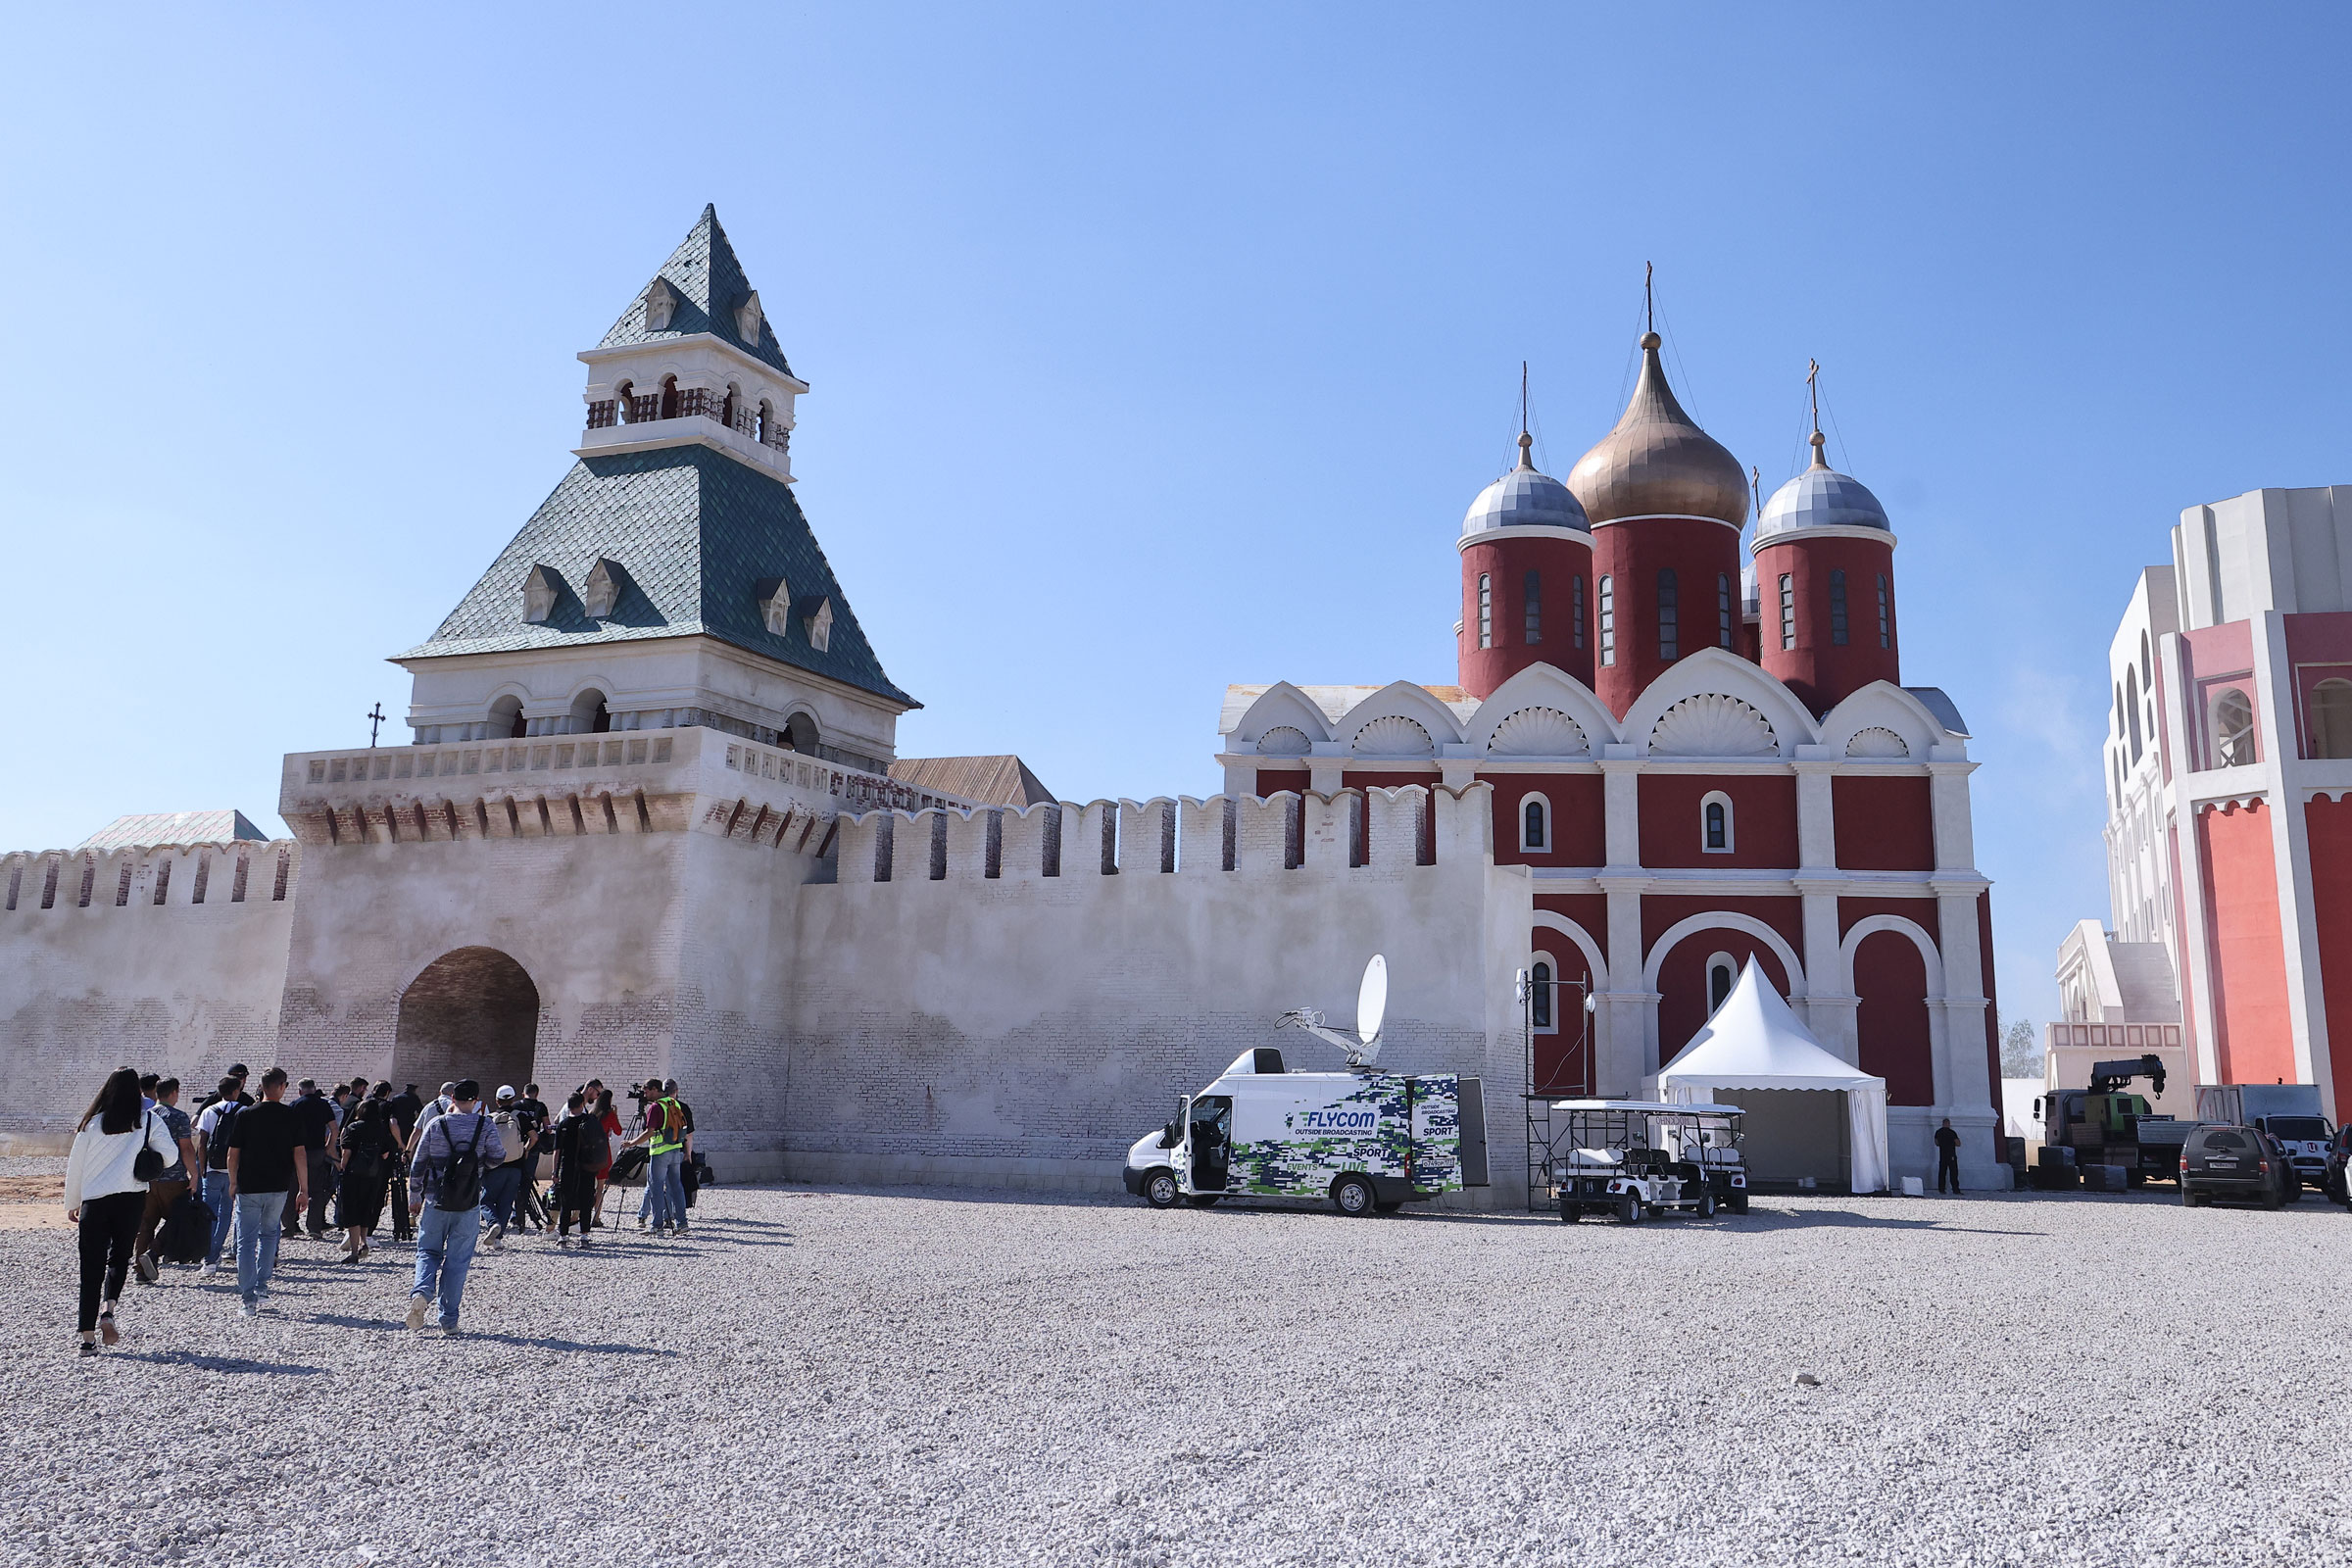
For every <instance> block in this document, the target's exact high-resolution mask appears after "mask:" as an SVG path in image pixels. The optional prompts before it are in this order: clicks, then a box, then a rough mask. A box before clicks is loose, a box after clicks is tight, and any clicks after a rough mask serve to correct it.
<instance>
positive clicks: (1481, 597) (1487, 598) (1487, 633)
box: [1478, 571, 1495, 648]
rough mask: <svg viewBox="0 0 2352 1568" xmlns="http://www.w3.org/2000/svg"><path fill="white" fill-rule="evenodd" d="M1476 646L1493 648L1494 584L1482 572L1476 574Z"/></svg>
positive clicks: (1492, 580)
mask: <svg viewBox="0 0 2352 1568" xmlns="http://www.w3.org/2000/svg"><path fill="white" fill-rule="evenodd" d="M1478 646H1479V647H1481V648H1492V647H1494V646H1495V584H1494V579H1492V578H1490V577H1489V576H1488V575H1487V574H1486V573H1485V572H1483V571H1482V572H1480V573H1479V574H1478Z"/></svg>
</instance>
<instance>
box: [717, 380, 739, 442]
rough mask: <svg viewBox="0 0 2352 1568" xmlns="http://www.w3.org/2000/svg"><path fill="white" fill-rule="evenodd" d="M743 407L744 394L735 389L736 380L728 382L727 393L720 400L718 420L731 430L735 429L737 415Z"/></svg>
mask: <svg viewBox="0 0 2352 1568" xmlns="http://www.w3.org/2000/svg"><path fill="white" fill-rule="evenodd" d="M742 408H743V394H741V393H740V392H738V391H736V390H735V383H734V382H732V381H729V382H728V383H727V395H726V396H725V397H723V398H721V399H720V400H719V404H718V422H719V423H721V424H723V425H725V426H726V427H727V428H728V429H730V430H732V429H734V428H735V416H736V414H737V412H738V411H740V410H741V409H742Z"/></svg>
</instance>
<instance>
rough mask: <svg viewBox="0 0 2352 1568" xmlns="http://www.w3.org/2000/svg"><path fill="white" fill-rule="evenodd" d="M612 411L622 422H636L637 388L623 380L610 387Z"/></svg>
mask: <svg viewBox="0 0 2352 1568" xmlns="http://www.w3.org/2000/svg"><path fill="white" fill-rule="evenodd" d="M613 413H614V414H615V415H616V416H617V417H619V419H620V422H621V423H623V424H635V423H636V422H637V388H636V387H635V386H634V385H633V384H631V383H630V382H627V381H623V382H621V383H620V384H619V385H618V386H616V387H614V388H613Z"/></svg>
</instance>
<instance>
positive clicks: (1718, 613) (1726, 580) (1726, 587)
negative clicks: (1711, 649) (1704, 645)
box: [1715, 571, 1739, 648]
mask: <svg viewBox="0 0 2352 1568" xmlns="http://www.w3.org/2000/svg"><path fill="white" fill-rule="evenodd" d="M1734 609H1735V606H1734V604H1733V601H1732V574H1731V573H1730V572H1728V571H1719V572H1717V573H1716V574H1715V645H1716V646H1717V647H1718V648H1736V647H1738V646H1739V644H1738V643H1736V642H1735V641H1734V640H1733V637H1732V632H1733V629H1734V627H1735V626H1736V624H1737V622H1736V621H1735V620H1734V619H1733V610H1734Z"/></svg>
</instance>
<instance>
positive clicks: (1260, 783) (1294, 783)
mask: <svg viewBox="0 0 2352 1568" xmlns="http://www.w3.org/2000/svg"><path fill="white" fill-rule="evenodd" d="M1313 780H1314V775H1313V774H1312V773H1309V772H1308V771H1307V770H1306V769H1305V768H1303V767H1261V768H1259V769H1258V770H1257V793H1258V795H1259V797H1260V798H1261V799H1262V798H1263V797H1265V796H1268V795H1279V794H1281V793H1282V792H1283V791H1284V790H1290V791H1293V792H1294V793H1296V794H1299V795H1304V794H1305V793H1306V787H1307V785H1308V784H1310V783H1311V782H1313Z"/></svg>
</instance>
